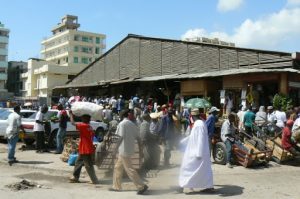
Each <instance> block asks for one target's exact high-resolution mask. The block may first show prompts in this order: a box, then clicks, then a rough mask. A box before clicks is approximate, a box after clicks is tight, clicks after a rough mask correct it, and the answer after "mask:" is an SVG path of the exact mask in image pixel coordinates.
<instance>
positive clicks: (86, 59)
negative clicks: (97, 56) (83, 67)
mask: <svg viewBox="0 0 300 199" xmlns="http://www.w3.org/2000/svg"><path fill="white" fill-rule="evenodd" d="M81 63H83V64H88V63H89V60H88V58H86V57H82V58H81Z"/></svg>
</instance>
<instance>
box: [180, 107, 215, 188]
mask: <svg viewBox="0 0 300 199" xmlns="http://www.w3.org/2000/svg"><path fill="white" fill-rule="evenodd" d="M193 111H194V113H193V114H192V115H193V117H194V118H193V119H194V121H195V123H194V126H193V128H192V131H191V134H190V135H189V138H188V142H187V146H186V149H185V152H184V156H183V160H182V164H181V168H180V174H179V186H180V187H181V188H182V190H181V191H183V189H184V188H187V189H190V192H187V193H186V194H189V193H193V192H195V189H200V190H201V192H212V191H214V188H213V187H214V186H213V174H212V168H211V160H210V154H209V143H208V133H207V127H206V125H205V123H204V122H203V121H202V120H200V119H199V115H200V114H199V111H197V112H196V110H193ZM197 191H198V190H197Z"/></svg>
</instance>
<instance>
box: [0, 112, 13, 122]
mask: <svg viewBox="0 0 300 199" xmlns="http://www.w3.org/2000/svg"><path fill="white" fill-rule="evenodd" d="M11 113H12V112H11V111H8V110H5V111H2V112H0V120H7V118H8V116H9V115H10V114H11Z"/></svg>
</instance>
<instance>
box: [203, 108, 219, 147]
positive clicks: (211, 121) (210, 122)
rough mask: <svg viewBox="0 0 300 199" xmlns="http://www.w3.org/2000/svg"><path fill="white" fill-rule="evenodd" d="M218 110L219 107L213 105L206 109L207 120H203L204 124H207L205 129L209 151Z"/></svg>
mask: <svg viewBox="0 0 300 199" xmlns="http://www.w3.org/2000/svg"><path fill="white" fill-rule="evenodd" d="M219 111H220V109H218V108H217V107H215V106H213V107H211V108H210V109H209V111H208V113H209V116H208V118H207V120H206V121H205V124H206V126H207V131H208V139H209V149H210V151H211V148H212V138H213V136H214V133H215V124H216V122H217V121H218V113H219Z"/></svg>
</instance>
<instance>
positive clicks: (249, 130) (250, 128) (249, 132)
mask: <svg viewBox="0 0 300 199" xmlns="http://www.w3.org/2000/svg"><path fill="white" fill-rule="evenodd" d="M245 131H246V133H247V134H248V135H250V136H253V129H252V127H248V126H245Z"/></svg>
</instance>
